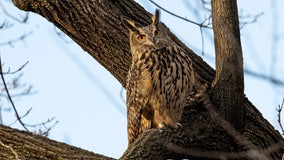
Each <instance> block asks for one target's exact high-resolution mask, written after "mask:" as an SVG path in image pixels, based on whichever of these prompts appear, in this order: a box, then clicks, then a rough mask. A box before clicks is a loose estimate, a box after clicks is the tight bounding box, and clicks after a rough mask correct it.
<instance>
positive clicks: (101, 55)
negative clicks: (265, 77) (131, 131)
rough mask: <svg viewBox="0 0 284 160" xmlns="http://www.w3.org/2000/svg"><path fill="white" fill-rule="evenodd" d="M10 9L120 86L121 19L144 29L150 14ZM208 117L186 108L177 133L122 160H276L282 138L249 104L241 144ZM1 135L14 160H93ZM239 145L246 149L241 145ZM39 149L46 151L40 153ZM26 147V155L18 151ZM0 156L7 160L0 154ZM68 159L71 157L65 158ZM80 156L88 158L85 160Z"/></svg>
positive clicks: (142, 141)
mask: <svg viewBox="0 0 284 160" xmlns="http://www.w3.org/2000/svg"><path fill="white" fill-rule="evenodd" d="M13 3H14V4H15V5H16V6H17V7H18V8H20V9H22V10H26V11H32V12H35V13H37V14H40V15H42V16H43V17H44V18H46V19H48V20H49V21H50V22H51V23H53V24H54V25H56V26H57V27H58V28H60V29H61V30H62V31H63V32H65V33H66V34H67V35H68V36H70V37H71V38H72V39H73V40H74V41H75V42H76V43H78V44H79V45H80V46H81V47H82V48H83V49H84V50H85V51H87V52H88V53H89V54H90V55H91V56H92V57H94V58H95V59H96V60H97V61H98V62H99V63H101V64H102V65H103V66H104V67H105V68H106V69H107V70H108V71H109V72H110V73H111V74H112V75H113V76H114V77H115V78H117V79H118V81H119V82H120V83H121V84H122V85H123V86H125V85H126V75H127V72H128V69H129V67H130V63H131V57H130V55H131V54H130V48H129V41H128V30H127V29H126V28H125V27H124V26H123V25H122V22H121V18H120V17H121V16H126V17H128V18H129V19H132V20H134V21H135V22H137V24H138V25H147V24H149V23H150V21H151V19H150V14H149V13H148V12H146V11H145V10H144V9H143V8H142V7H141V6H139V5H138V4H136V3H135V2H133V1H131V0H89V1H86V0H76V1H74V0H13ZM168 32H169V35H170V37H171V38H172V39H173V40H174V41H175V42H176V43H177V44H179V45H180V46H181V47H182V48H183V49H184V50H185V51H186V52H187V53H188V54H189V56H190V57H191V58H192V60H193V62H194V64H193V66H194V68H195V71H196V72H197V73H198V75H199V76H200V77H201V79H202V81H203V82H207V83H211V82H212V81H213V79H214V76H215V72H214V70H213V69H212V68H210V67H209V66H208V65H207V64H206V63H205V62H204V61H203V60H202V59H201V58H200V57H198V56H197V55H196V54H194V53H193V52H192V51H191V50H190V49H188V48H187V47H186V46H185V45H184V44H183V43H182V42H181V41H180V40H178V39H177V38H176V37H175V35H173V34H172V33H171V32H170V31H168ZM214 92H218V91H214ZM212 94H215V93H212ZM86 96H87V95H86ZM211 117H212V115H211V114H210V113H209V112H208V110H207V109H206V108H204V106H203V105H202V104H201V103H192V102H189V105H188V107H186V109H185V111H184V115H183V118H182V121H181V124H182V125H183V127H182V128H178V129H171V128H164V129H162V130H156V129H152V130H150V131H147V132H145V133H143V134H142V136H141V137H140V138H138V139H137V140H136V141H135V142H134V143H133V144H131V145H130V146H129V147H128V149H127V150H126V151H125V153H124V154H123V155H122V157H121V159H166V158H191V159H204V158H215V159H221V158H224V157H227V158H231V159H240V158H243V159H249V158H250V157H251V156H253V155H255V154H254V153H255V152H253V151H255V149H257V152H256V153H259V154H260V156H261V155H266V156H268V157H269V158H271V159H275V160H276V159H277V160H278V159H280V157H281V153H282V150H281V148H282V147H283V138H282V137H281V135H280V134H279V133H278V132H277V131H275V129H274V128H273V127H272V126H271V125H270V124H269V123H268V122H267V121H266V120H265V119H264V118H263V117H262V115H261V114H260V113H259V111H258V110H257V109H256V108H255V107H254V106H253V105H252V104H251V103H250V102H249V100H247V99H245V101H244V117H245V118H244V120H245V121H244V123H243V124H244V126H243V132H242V135H241V136H243V137H241V138H240V137H239V136H237V137H234V136H232V134H230V133H231V132H232V131H231V130H229V129H228V128H226V127H223V126H224V125H220V124H221V123H219V122H218V121H217V120H216V119H217V118H216V117H215V118H216V119H212V118H211ZM0 129H1V130H0V133H1V136H0V142H3V143H4V144H5V146H11V148H16V149H15V150H16V151H17V154H18V156H19V157H25V158H23V159H32V158H34V159H36V158H37V159H74V158H73V157H72V156H75V155H78V156H80V157H82V159H91V158H94V159H95V158H96V155H95V154H92V153H90V152H87V151H86V152H84V151H82V150H80V149H75V148H72V147H70V146H67V145H65V144H62V143H56V142H54V141H51V140H48V139H46V138H42V137H40V136H35V135H32V134H28V133H26V132H21V131H18V130H15V129H8V128H5V127H1V128H0ZM86 132H87V131H86ZM12 135H16V136H12ZM24 136H26V137H24ZM94 136H95V135H94ZM17 139H18V140H17ZM239 139H241V141H240V140H239ZM31 140H36V141H38V142H39V143H38V144H37V145H32V146H31V147H30V146H28V145H26V144H30V141H31ZM243 141H249V142H251V143H250V144H248V145H244V143H242V142H243ZM240 142H241V143H240ZM246 144H247V143H246ZM94 145H95V144H94ZM43 146H46V148H45V149H42V148H43ZM54 146H58V148H56V147H54ZM25 147H26V149H25V150H24V149H23V150H22V149H17V148H25ZM69 148H72V149H74V154H72V153H71V152H67V150H68V149H69ZM3 150H4V151H5V153H7V154H8V155H5V154H3V153H2V152H4V151H3ZM37 150H38V152H37V153H39V154H34V155H33V156H35V157H36V158H35V157H32V156H31V157H30V156H29V154H27V152H28V153H30V152H31V153H33V152H36V151H37ZM42 150H44V151H45V152H46V153H49V152H50V151H52V153H54V155H56V156H58V157H56V158H53V157H50V156H48V155H46V154H40V153H43V152H42ZM0 151H1V154H0V159H2V157H3V158H6V157H7V156H10V157H13V156H14V154H13V152H9V150H8V149H7V148H5V147H4V146H3V145H0ZM65 151H66V152H65ZM69 153H70V157H68V155H69ZM52 155H53V154H52ZM92 155H93V156H94V157H92ZM65 156H66V157H65ZM85 156H90V157H86V158H85ZM105 158H106V157H105ZM253 158H255V157H253ZM106 159H107V158H106Z"/></svg>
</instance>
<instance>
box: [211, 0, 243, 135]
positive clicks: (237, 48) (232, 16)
mask: <svg viewBox="0 0 284 160" xmlns="http://www.w3.org/2000/svg"><path fill="white" fill-rule="evenodd" d="M212 22H213V31H214V43H215V52H216V76H215V79H214V81H213V90H214V93H216V94H214V95H213V97H214V98H213V99H215V100H218V101H216V102H217V104H216V105H217V108H218V110H219V112H220V113H221V115H222V116H223V117H224V118H225V119H226V120H227V121H229V122H230V123H231V124H232V125H233V126H234V127H235V128H236V129H238V130H239V131H241V130H242V129H243V121H244V119H243V118H244V116H243V114H244V71H243V56H242V47H241V40H240V29H239V17H238V8H237V0H212Z"/></svg>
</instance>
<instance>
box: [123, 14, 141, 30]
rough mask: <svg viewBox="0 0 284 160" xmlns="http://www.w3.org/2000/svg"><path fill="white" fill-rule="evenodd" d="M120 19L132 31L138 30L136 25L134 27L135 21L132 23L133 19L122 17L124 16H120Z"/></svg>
mask: <svg viewBox="0 0 284 160" xmlns="http://www.w3.org/2000/svg"><path fill="white" fill-rule="evenodd" d="M121 20H122V22H123V24H124V25H125V26H126V27H127V28H128V29H130V30H131V31H133V32H139V31H138V29H137V27H136V25H135V23H134V21H132V20H130V19H128V18H126V17H124V16H123V17H121Z"/></svg>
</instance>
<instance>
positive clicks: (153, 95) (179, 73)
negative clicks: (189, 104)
mask: <svg viewBox="0 0 284 160" xmlns="http://www.w3.org/2000/svg"><path fill="white" fill-rule="evenodd" d="M125 25H126V26H127V28H129V30H130V48H131V55H132V64H131V67H130V70H129V72H128V79H127V85H126V105H127V131H128V144H131V143H132V142H133V141H134V140H135V139H136V138H137V137H139V135H141V133H143V132H144V131H147V130H149V129H151V128H162V127H164V126H169V127H172V128H177V127H178V126H179V125H180V124H179V121H180V119H181V116H182V114H183V110H184V106H185V100H186V98H187V97H188V96H189V93H190V92H191V90H192V87H193V85H194V80H195V78H194V74H193V68H192V61H191V59H190V57H189V56H188V55H187V54H186V53H185V51H184V50H183V49H182V48H181V47H179V46H178V45H177V44H176V43H175V42H174V41H172V40H171V39H170V37H169V36H168V35H167V32H166V30H165V28H163V26H162V25H161V24H160V12H159V10H156V12H155V14H154V15H153V16H152V24H150V25H148V26H145V27H140V28H139V27H136V25H135V24H134V22H133V21H131V20H125Z"/></svg>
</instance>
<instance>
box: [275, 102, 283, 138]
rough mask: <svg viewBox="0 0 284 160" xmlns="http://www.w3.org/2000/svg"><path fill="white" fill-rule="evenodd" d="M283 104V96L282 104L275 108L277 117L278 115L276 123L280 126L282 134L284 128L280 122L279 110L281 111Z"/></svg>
mask: <svg viewBox="0 0 284 160" xmlns="http://www.w3.org/2000/svg"><path fill="white" fill-rule="evenodd" d="M283 106H284V98H283V100H282V104H281V105H278V108H277V109H276V110H277V112H278V114H277V117H278V119H277V122H278V124H279V126H280V128H281V130H282V135H284V128H283V126H282V123H281V112H282V109H283Z"/></svg>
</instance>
